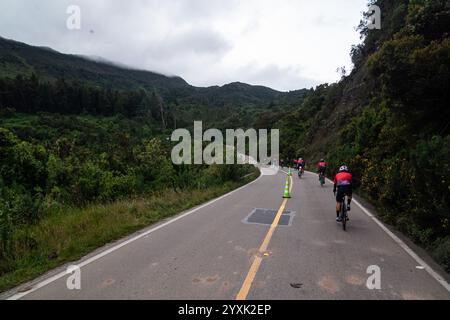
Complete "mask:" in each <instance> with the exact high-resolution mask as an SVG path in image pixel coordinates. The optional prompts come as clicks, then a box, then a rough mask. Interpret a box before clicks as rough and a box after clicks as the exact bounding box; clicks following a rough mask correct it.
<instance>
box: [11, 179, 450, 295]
mask: <svg viewBox="0 0 450 320" xmlns="http://www.w3.org/2000/svg"><path fill="white" fill-rule="evenodd" d="M285 181H286V174H284V173H281V172H280V173H279V174H278V175H276V176H262V177H260V178H259V179H258V180H256V181H255V182H253V183H252V184H250V185H248V186H245V187H243V188H241V189H239V190H238V191H236V192H234V193H232V194H229V195H227V196H225V197H222V198H220V199H219V200H217V201H214V202H212V203H209V204H207V205H204V206H202V207H200V208H198V209H196V210H194V211H190V212H187V213H184V214H182V215H180V216H178V217H175V218H172V220H167V221H164V222H161V223H160V224H158V225H156V226H152V227H150V228H148V229H147V230H143V231H142V232H141V233H139V234H137V235H134V236H132V237H130V238H127V239H125V240H123V241H122V242H119V243H116V244H113V245H110V246H109V247H107V248H103V249H102V250H101V251H98V252H96V253H95V254H93V255H90V256H88V257H86V258H85V259H83V260H81V261H80V262H79V265H80V266H81V267H80V275H81V277H80V279H81V290H69V289H68V288H67V280H68V277H69V276H70V275H67V274H66V273H65V269H60V270H59V271H57V272H54V273H53V275H52V276H51V277H50V278H48V279H44V280H45V281H44V282H42V279H40V280H39V282H36V283H34V284H31V285H29V286H28V287H27V288H26V289H25V290H23V287H22V292H21V293H18V294H17V293H16V295H14V296H13V297H12V298H13V299H19V298H20V299H57V300H59V299H83V300H84V299H169V300H172V299H182V300H185V299H188V300H189V299H194V300H197V299H214V300H215V299H226V300H228V299H236V298H239V299H249V300H253V299H263V300H278V299H288V300H303V299H306V300H308V299H450V292H449V287H448V283H447V282H446V281H445V280H443V279H442V278H441V277H440V276H439V274H436V273H434V271H433V270H432V269H428V265H426V263H425V264H421V263H419V262H423V261H421V260H420V259H419V260H418V259H417V258H416V259H414V258H413V256H412V255H414V254H412V255H411V253H408V252H407V250H408V248H407V249H406V250H405V248H403V247H402V245H403V243H400V244H399V243H398V241H396V240H395V239H394V238H392V237H391V236H390V235H389V234H388V233H387V232H386V231H385V230H383V229H382V227H380V225H379V224H377V223H376V222H375V221H374V219H372V218H371V217H370V216H369V215H368V214H367V213H365V212H364V211H363V210H362V208H360V207H358V206H357V205H353V207H352V211H351V212H350V219H351V220H350V222H349V224H348V226H347V232H344V231H343V230H342V226H341V225H340V224H338V223H336V221H335V212H334V206H335V202H334V198H333V194H332V185H331V184H329V183H328V182H327V185H326V186H325V187H323V188H321V187H320V185H319V181H318V178H317V176H316V175H314V174H311V173H307V174H306V175H305V176H304V177H303V178H302V179H298V177H297V176H296V175H295V173H294V176H293V177H292V181H293V183H292V186H291V187H292V192H291V195H292V198H291V199H289V200H283V198H282V196H283V191H284V186H285ZM255 208H260V209H270V210H273V211H272V214H273V217H272V218H271V219H270V221H269V224H264V222H267V221H260V220H257V221H256V222H258V221H259V222H261V223H260V224H258V223H248V222H246V221H245V219H246V218H248V217H249V215H250V214H251V213H252V212H253V211H254V210H255ZM285 211H290V212H291V215H290V216H288V217H287V216H280V215H281V214H283V213H284V212H285ZM275 213H277V216H276V219H277V220H275V223H273V220H274V218H275ZM268 217H270V215H269V216H268ZM266 218H267V216H266ZM289 218H291V220H290V221H289ZM174 219H175V220H174ZM278 219H280V220H279V221H280V222H281V221H283V222H284V224H287V225H284V226H279V225H277V222H278ZM263 220H264V219H263ZM265 220H267V219H265ZM252 221H253V220H252ZM270 224H272V226H270ZM370 266H376V267H378V268H379V271H380V278H379V280H380V282H379V283H380V285H381V288H380V289H369V288H368V286H367V282H368V279H369V277H371V276H374V275H376V274H373V273H368V272H367V271H368V268H369V267H370ZM376 267H375V268H376ZM371 270H374V269H371ZM371 270H369V271H371ZM374 279H375V278H373V277H372V278H371V279H370V280H369V283H371V284H376V281H375V280H374ZM446 286H447V287H446Z"/></svg>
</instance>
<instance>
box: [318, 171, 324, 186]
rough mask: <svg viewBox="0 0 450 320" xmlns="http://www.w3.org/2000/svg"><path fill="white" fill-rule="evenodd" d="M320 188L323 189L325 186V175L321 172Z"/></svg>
mask: <svg viewBox="0 0 450 320" xmlns="http://www.w3.org/2000/svg"><path fill="white" fill-rule="evenodd" d="M319 181H320V186H321V187H323V186H324V185H325V173H323V172H321V173H320V176H319Z"/></svg>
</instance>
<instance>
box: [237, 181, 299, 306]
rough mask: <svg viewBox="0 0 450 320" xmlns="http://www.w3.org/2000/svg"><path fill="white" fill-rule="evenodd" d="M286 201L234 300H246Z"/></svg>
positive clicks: (284, 202)
mask: <svg viewBox="0 0 450 320" xmlns="http://www.w3.org/2000/svg"><path fill="white" fill-rule="evenodd" d="M290 179H291V186H290V192H292V187H293V180H292V177H290ZM287 202H288V199H284V201H283V203H282V204H281V207H280V209H279V210H278V213H277V215H276V216H275V219H274V220H273V222H272V225H271V226H270V228H269V231H268V232H267V234H266V237H265V238H264V241H263V243H262V244H261V247H260V248H259V251H258V254H257V255H256V256H255V260H254V261H253V263H252V266H251V267H250V270H249V272H248V274H247V277H246V278H245V280H244V283H243V284H242V287H241V290H240V291H239V293H238V295H237V296H236V300H246V299H247V296H248V293H249V292H250V288H251V286H252V284H253V281H254V280H255V277H256V274H257V273H258V270H259V267H260V266H261V262H262V257H263V255H264V253H266V251H267V248H269V244H270V240H272V236H273V233H274V232H275V229H276V228H277V226H278V223H279V222H280V219H281V216H282V214H283V212H284V209H285V208H286V204H287Z"/></svg>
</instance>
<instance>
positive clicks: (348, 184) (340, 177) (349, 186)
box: [333, 166, 353, 222]
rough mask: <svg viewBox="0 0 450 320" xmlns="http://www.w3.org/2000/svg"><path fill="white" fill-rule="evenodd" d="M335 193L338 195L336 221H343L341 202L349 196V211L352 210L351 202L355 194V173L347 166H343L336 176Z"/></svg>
mask: <svg viewBox="0 0 450 320" xmlns="http://www.w3.org/2000/svg"><path fill="white" fill-rule="evenodd" d="M333 192H334V194H335V195H336V214H337V218H336V221H338V222H341V217H340V212H341V202H342V200H343V199H344V197H345V196H347V197H348V198H347V199H348V200H347V211H350V209H351V208H350V204H351V202H352V196H353V175H352V174H351V173H350V172H349V170H348V167H347V166H342V167H341V168H340V169H339V173H338V174H337V175H336V177H335V178H334V189H333Z"/></svg>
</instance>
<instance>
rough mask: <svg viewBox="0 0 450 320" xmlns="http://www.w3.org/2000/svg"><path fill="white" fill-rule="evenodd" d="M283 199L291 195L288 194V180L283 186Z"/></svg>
mask: <svg viewBox="0 0 450 320" xmlns="http://www.w3.org/2000/svg"><path fill="white" fill-rule="evenodd" d="M283 198H284V199H289V198H291V194H290V192H289V178H286V185H285V186H284V196H283Z"/></svg>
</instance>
